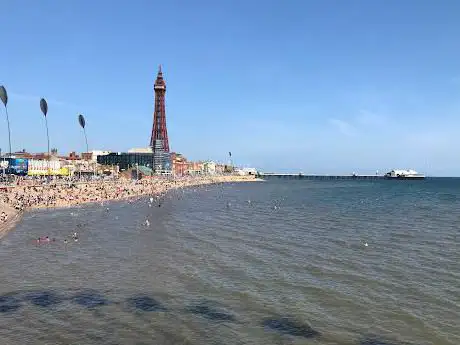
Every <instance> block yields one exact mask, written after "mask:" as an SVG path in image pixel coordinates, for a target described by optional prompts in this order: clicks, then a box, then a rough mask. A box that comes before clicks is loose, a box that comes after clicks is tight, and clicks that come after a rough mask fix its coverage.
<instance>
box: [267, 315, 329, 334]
mask: <svg viewBox="0 0 460 345" xmlns="http://www.w3.org/2000/svg"><path fill="white" fill-rule="evenodd" d="M262 325H263V326H264V327H265V328H266V329H269V330H271V331H276V332H278V333H280V334H285V335H292V336H295V337H303V338H307V339H310V338H315V337H318V336H320V335H321V333H320V332H318V331H316V330H314V329H313V328H311V326H310V325H308V324H306V323H300V322H298V321H296V320H294V319H293V318H290V317H281V318H272V319H265V320H264V321H262Z"/></svg>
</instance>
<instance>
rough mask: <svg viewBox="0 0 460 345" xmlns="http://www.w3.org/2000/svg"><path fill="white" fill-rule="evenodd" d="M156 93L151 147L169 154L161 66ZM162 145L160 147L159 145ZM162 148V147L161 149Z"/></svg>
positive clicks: (164, 83)
mask: <svg viewBox="0 0 460 345" xmlns="http://www.w3.org/2000/svg"><path fill="white" fill-rule="evenodd" d="M153 89H154V91H155V110H154V113H153V127H152V135H151V137H150V146H151V147H152V148H153V149H154V152H155V148H157V149H161V151H162V152H165V153H167V152H169V140H168V130H167V129H166V107H165V94H166V82H165V80H164V79H163V72H162V71H161V65H160V67H159V68H158V75H157V79H156V81H155V86H154V88H153ZM160 143H161V144H162V145H158V144H160ZM160 146H161V147H160Z"/></svg>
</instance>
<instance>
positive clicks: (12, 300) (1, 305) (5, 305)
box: [0, 294, 21, 314]
mask: <svg viewBox="0 0 460 345" xmlns="http://www.w3.org/2000/svg"><path fill="white" fill-rule="evenodd" d="M19 308H21V303H20V300H19V299H18V298H17V297H15V294H5V295H1V296H0V313H2V314H6V313H12V312H15V311H16V310H18V309H19Z"/></svg>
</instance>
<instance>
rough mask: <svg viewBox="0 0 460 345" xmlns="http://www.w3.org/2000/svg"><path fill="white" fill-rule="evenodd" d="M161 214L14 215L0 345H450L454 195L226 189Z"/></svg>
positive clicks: (311, 186) (457, 321) (410, 189)
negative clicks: (17, 220) (40, 240)
mask: <svg viewBox="0 0 460 345" xmlns="http://www.w3.org/2000/svg"><path fill="white" fill-rule="evenodd" d="M160 205H161V207H158V204H156V203H155V204H154V205H153V206H152V207H149V205H148V202H147V200H146V199H140V200H138V201H136V202H133V203H128V202H120V203H110V204H106V205H104V206H100V205H97V206H86V207H83V208H77V209H64V210H55V211H36V212H32V213H28V214H26V215H25V217H24V219H23V221H22V222H21V224H19V225H18V227H17V228H16V229H15V230H14V231H12V232H11V233H9V234H8V235H7V236H6V237H5V238H4V239H3V240H1V242H0V262H1V268H0V281H1V284H0V339H1V343H2V345H8V344H15V345H16V344H18V345H19V344H21V345H22V344H87V345H92V344H110V345H112V344H136V345H140V344H196V345H198V344H213V345H214V344H216V345H217V344H320V345H326V344H330V345H332V344H343V345H348V344H354V345H387V344H413V345H415V344H436V345H448V344H450V345H458V344H460V245H459V235H460V230H459V221H460V180H456V179H439V180H426V181H413V182H411V181H378V182H366V181H350V182H347V181H332V182H329V181H319V182H314V181H268V182H263V183H241V184H228V185H220V186H208V187H204V188H200V189H196V190H185V191H180V192H173V193H171V194H169V195H167V196H166V197H165V198H164V200H162V201H161V203H160ZM107 207H108V208H109V209H107ZM147 218H148V219H149V220H150V226H149V227H147V226H146V225H145V224H144V221H145V219H147ZM74 231H77V232H78V233H79V236H80V238H79V241H78V242H74V241H73V240H72V239H71V238H70V237H69V236H70V235H71V234H72V233H73V232H74ZM47 235H48V236H50V237H51V238H52V237H54V238H56V242H54V243H50V244H49V245H40V246H37V245H36V244H34V243H33V241H34V239H36V238H37V237H39V236H47ZM65 238H68V239H69V243H68V245H67V246H66V245H65V244H64V242H63V241H64V239H65ZM365 243H367V244H368V245H367V246H365Z"/></svg>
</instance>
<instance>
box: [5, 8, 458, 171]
mask: <svg viewBox="0 0 460 345" xmlns="http://www.w3.org/2000/svg"><path fill="white" fill-rule="evenodd" d="M0 6H1V9H0V13H1V15H0V26H1V28H2V30H1V32H2V33H1V48H0V84H3V85H5V86H6V87H7V90H8V92H9V111H10V120H11V131H12V142H13V150H17V149H22V148H25V149H26V150H28V151H37V152H38V151H46V134H45V133H46V132H45V127H44V120H43V117H42V116H41V113H40V109H39V99H40V98H41V97H45V98H46V99H47V100H48V103H49V114H48V121H49V127H50V141H51V147H56V148H58V149H59V152H60V153H66V152H69V151H70V150H76V151H83V150H85V144H84V137H83V133H82V131H81V129H80V128H79V127H78V123H77V115H78V113H83V114H84V115H85V117H86V122H87V133H88V140H89V146H90V149H108V150H113V151H124V150H127V149H129V148H131V147H145V146H147V145H148V144H149V138H150V132H151V126H152V114H153V82H154V79H155V77H156V72H157V69H158V65H159V64H162V66H163V72H164V76H165V79H166V82H167V93H166V116H167V125H168V131H169V139H170V146H171V149H172V150H174V151H176V152H181V153H183V154H184V155H186V156H187V157H189V158H190V159H194V160H198V159H213V160H217V161H222V162H225V161H227V160H228V152H229V151H231V152H232V153H233V159H234V162H235V163H236V164H240V165H244V166H255V167H257V168H259V169H261V170H263V171H291V172H300V171H302V172H304V173H347V174H348V173H351V172H357V173H373V172H375V171H376V170H379V171H381V172H384V171H385V170H390V169H392V168H414V169H416V170H418V171H420V172H424V173H427V174H431V175H459V176H460V159H459V157H460V150H459V148H460V1H456V0H451V1H449V0H445V1H434V0H433V1H429V0H426V1H424V0H404V1H397V0H387V1H381V0H373V1H368V0H363V1H351V0H350V1H345V0H335V1H333V0H321V1H320V0H318V1H309V0H299V1H296V0H278V1H275V0H263V1H262V0H258V1H256V0H219V1H215V0H214V1H211V0H207V1H200V0H194V1H189V0H183V1H176V0H168V1H153V0H146V1H141V0H131V1H108V0H97V1H94V0H92V1H86V0H79V1H77V0H65V1H62V0H56V1H47V0H40V1H33V0H27V1H26V0H3V1H0ZM0 116H1V117H0V147H1V148H2V150H3V152H5V151H6V150H7V148H8V140H7V137H8V136H7V128H6V121H5V116H4V110H3V109H2V108H0Z"/></svg>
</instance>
